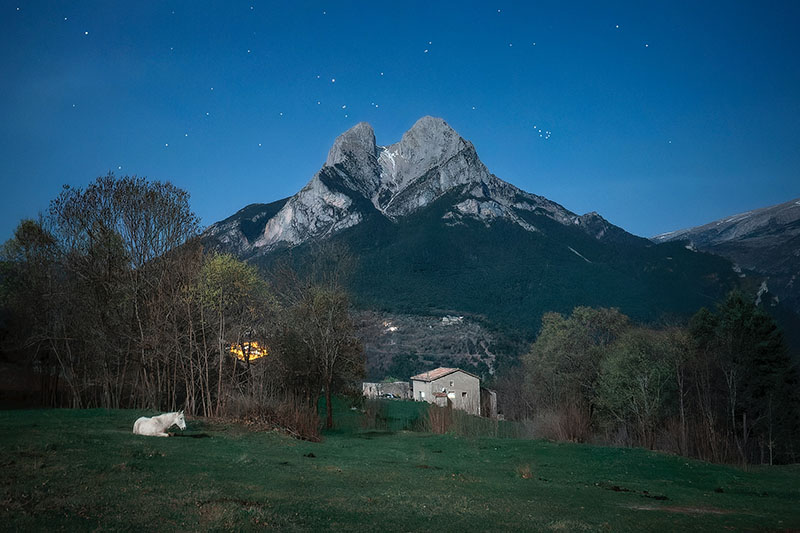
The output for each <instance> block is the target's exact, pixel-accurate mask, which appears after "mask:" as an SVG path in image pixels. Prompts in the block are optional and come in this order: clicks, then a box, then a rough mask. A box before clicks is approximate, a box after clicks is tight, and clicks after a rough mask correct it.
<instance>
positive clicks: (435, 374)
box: [411, 367, 481, 415]
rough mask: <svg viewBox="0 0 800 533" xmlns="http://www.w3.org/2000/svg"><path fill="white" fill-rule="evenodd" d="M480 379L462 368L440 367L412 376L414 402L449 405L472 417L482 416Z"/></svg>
mask: <svg viewBox="0 0 800 533" xmlns="http://www.w3.org/2000/svg"><path fill="white" fill-rule="evenodd" d="M480 383H481V382H480V379H479V378H478V376H476V375H475V374H471V373H469V372H466V371H464V370H461V369H460V368H445V367H440V368H437V369H435V370H431V371H429V372H423V373H422V374H417V375H416V376H411V388H412V394H413V398H414V400H416V401H418V402H428V403H435V404H437V405H449V406H452V407H453V408H454V409H460V410H462V411H466V412H467V413H469V414H472V415H480V414H481V385H480Z"/></svg>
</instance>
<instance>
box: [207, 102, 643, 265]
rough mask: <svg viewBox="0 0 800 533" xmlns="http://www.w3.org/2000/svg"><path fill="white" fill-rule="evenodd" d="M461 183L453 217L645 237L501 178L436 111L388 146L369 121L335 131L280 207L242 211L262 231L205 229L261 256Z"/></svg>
mask: <svg viewBox="0 0 800 533" xmlns="http://www.w3.org/2000/svg"><path fill="white" fill-rule="evenodd" d="M459 188H460V189H461V195H460V200H461V201H459V202H455V203H454V204H453V206H452V207H453V208H452V209H451V210H450V211H449V212H447V213H445V215H444V216H443V219H445V220H446V223H447V224H451V225H458V224H460V223H462V222H463V220H464V219H465V218H471V219H477V220H481V221H483V223H484V224H487V225H488V224H491V223H493V222H494V221H496V220H498V219H505V220H510V221H512V222H513V223H515V224H517V225H519V226H520V227H521V228H523V229H525V230H526V231H530V232H535V231H538V229H537V228H536V227H535V226H534V225H532V224H530V223H529V222H526V221H525V217H523V216H520V213H521V212H526V211H531V212H534V211H535V212H543V213H545V214H546V215H547V216H549V217H550V218H552V219H553V220H556V221H558V222H559V223H561V224H564V225H569V224H575V225H576V226H578V227H580V228H581V229H583V230H584V231H586V232H587V233H589V234H591V235H593V236H594V237H595V238H597V239H601V240H602V239H604V238H612V239H623V240H628V241H631V242H633V241H636V240H640V238H639V237H635V236H633V235H631V234H629V233H627V232H626V231H624V230H623V229H622V228H619V227H617V226H614V225H613V224H611V223H610V222H608V221H607V220H605V219H603V218H602V217H601V216H600V215H599V214H597V213H595V212H591V213H586V214H584V215H580V216H579V215H577V214H575V213H573V212H571V211H569V210H568V209H566V208H564V207H563V206H561V205H559V204H558V203H556V202H553V201H551V200H549V199H547V198H544V197H542V196H538V195H535V194H532V193H529V192H526V191H523V190H521V189H519V188H517V187H515V186H514V185H512V184H510V183H508V182H505V181H503V180H501V179H500V178H498V177H497V176H495V175H494V174H492V173H490V172H489V170H488V169H487V168H486V166H485V165H484V164H483V162H482V161H481V160H480V158H479V157H478V155H477V152H476V150H475V147H474V146H473V144H472V143H471V142H469V141H468V140H466V139H464V138H463V137H461V136H460V135H458V133H456V132H455V130H453V129H452V128H451V127H450V126H449V125H448V124H447V123H446V122H445V121H444V120H443V119H440V118H435V117H431V116H425V117H422V118H420V119H419V120H417V122H416V123H415V124H414V125H413V126H412V127H411V128H410V129H409V130H408V131H406V132H405V133H404V134H403V136H402V138H401V139H400V140H399V141H398V142H396V143H393V144H390V145H386V146H380V145H378V144H377V143H376V140H375V133H374V130H373V129H372V126H370V125H369V124H368V123H366V122H360V123H358V124H356V125H355V126H353V127H352V128H350V129H348V130H347V131H345V132H344V133H342V134H341V135H339V136H338V137H337V138H336V140H335V141H334V143H333V145H332V147H331V149H330V151H329V152H328V156H327V158H326V161H325V164H324V165H323V167H322V168H321V169H320V170H319V171H318V172H317V173H316V174H315V175H314V176H313V177H312V178H311V180H310V181H309V182H308V183H307V184H306V185H305V186H304V187H303V188H302V189H301V190H300V191H299V192H298V193H297V194H295V195H293V196H291V197H289V198H288V199H286V200H280V201H279V202H283V203H282V204H281V205H279V206H276V203H275V202H273V203H272V204H268V205H270V206H273V207H278V209H277V211H275V212H273V211H272V210H269V212H266V211H265V213H260V214H259V213H256V214H254V215H253V214H251V215H250V216H245V215H244V214H243V215H242V216H243V218H246V219H248V220H249V221H250V222H251V223H252V224H251V225H250V227H251V228H253V227H256V226H257V220H256V219H258V220H264V219H266V222H265V223H264V225H263V231H262V232H261V234H260V235H259V236H258V237H257V238H253V235H252V232H247V231H244V229H243V228H240V229H242V231H241V232H239V234H237V228H236V227H235V224H231V217H228V218H227V219H225V220H224V221H221V222H219V223H216V224H213V225H211V226H210V227H209V228H208V229H207V230H206V234H207V235H208V236H210V237H218V238H219V239H220V240H222V241H223V242H224V244H225V245H226V246H227V247H230V248H232V249H233V250H234V251H235V252H236V253H237V254H238V255H243V256H252V255H263V254H266V253H269V252H271V251H273V250H275V249H277V248H279V247H282V246H283V247H293V246H297V245H300V244H302V243H304V242H307V241H309V240H311V239H318V238H325V237H327V236H330V235H333V234H335V233H338V232H340V231H342V230H344V229H346V228H349V227H352V226H355V225H357V224H360V223H361V222H362V221H363V220H364V218H365V216H367V215H368V214H370V211H371V210H370V207H369V206H368V205H367V202H368V204H369V205H371V207H372V209H374V210H375V211H377V212H378V213H380V214H381V215H383V216H385V217H386V218H388V219H389V220H391V221H394V222H396V221H398V220H399V219H401V218H403V217H405V216H408V215H409V214H411V213H413V212H415V211H417V210H419V209H422V208H424V207H426V206H428V205H430V204H431V203H432V202H433V201H435V200H436V199H438V198H440V197H442V196H443V195H444V194H446V193H448V192H450V191H452V190H455V189H459ZM364 200H366V201H367V202H364ZM264 205H267V204H264ZM251 207H252V206H248V208H247V209H250V208H251ZM270 209H272V208H270ZM251 210H252V209H251Z"/></svg>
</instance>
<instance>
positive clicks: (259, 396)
mask: <svg viewBox="0 0 800 533" xmlns="http://www.w3.org/2000/svg"><path fill="white" fill-rule="evenodd" d="M188 200H189V197H188V194H187V193H186V192H185V191H183V190H181V189H179V188H177V187H175V186H173V185H171V184H169V183H159V182H152V181H147V180H145V179H143V178H136V177H124V178H116V177H114V176H113V175H111V174H110V175H108V176H105V177H101V178H98V179H97V180H96V181H95V182H93V183H91V184H90V185H89V186H88V187H87V188H86V189H74V188H69V187H65V188H64V189H63V191H62V192H61V194H60V195H59V196H58V197H57V198H56V199H55V200H53V201H52V202H51V205H50V208H49V210H48V211H47V213H46V214H45V215H43V216H42V217H40V220H38V221H33V220H24V221H22V222H21V223H20V225H19V226H18V228H17V229H16V231H15V234H14V237H13V238H12V239H10V240H9V241H8V242H6V243H5V244H4V245H3V249H2V262H1V263H0V265H1V266H2V271H1V272H0V276H1V277H0V282H1V285H0V287H1V288H0V290H2V293H0V296H1V297H2V334H3V338H2V348H3V351H4V353H5V354H6V357H11V358H14V359H16V360H17V361H20V360H21V361H22V362H23V363H24V364H26V365H28V366H29V367H30V368H32V369H33V370H34V371H35V373H36V375H38V376H40V377H41V380H42V395H43V398H42V400H43V403H44V404H46V405H53V406H71V407H110V408H151V409H158V410H175V409H179V408H185V409H186V411H187V412H188V413H191V414H198V415H204V416H228V415H234V416H245V415H247V416H256V415H257V416H260V417H262V418H265V419H266V421H273V422H277V423H281V424H282V425H284V427H287V428H290V429H292V430H293V431H296V432H298V433H300V434H302V435H303V436H306V437H311V438H313V437H314V436H315V435H316V431H317V425H318V424H317V421H318V418H317V414H316V401H317V398H318V396H319V393H320V391H324V392H325V394H326V395H327V396H328V397H330V395H331V394H332V392H333V391H335V390H341V388H342V387H343V386H344V385H346V384H348V383H349V382H350V381H351V380H352V379H354V378H357V377H359V376H360V375H361V374H362V373H363V368H364V359H363V352H362V350H361V345H360V343H359V342H358V341H357V339H356V338H355V335H354V328H353V325H352V322H351V321H350V318H349V312H348V311H349V302H348V296H347V293H346V292H344V290H343V289H342V288H341V287H342V284H341V282H340V281H341V280H340V278H339V277H338V275H337V272H336V271H335V270H331V269H326V268H324V267H323V266H320V267H319V268H318V269H316V270H314V269H309V273H308V275H305V276H302V277H301V276H299V275H297V274H295V273H294V272H293V271H292V270H291V269H290V268H288V267H286V266H282V267H278V268H276V275H275V276H274V280H273V282H272V283H270V284H268V283H267V282H266V281H265V280H264V279H263V278H262V277H261V276H260V274H259V272H258V271H257V270H256V269H255V267H253V266H251V265H249V264H247V263H243V262H242V261H239V260H238V259H236V258H234V257H232V256H230V255H224V254H216V253H208V252H205V251H204V250H203V248H202V246H201V244H200V242H199V239H198V234H199V223H198V220H197V218H196V217H195V215H194V214H193V213H192V212H191V209H190V208H189V202H188ZM334 254H339V255H340V256H342V257H346V254H344V253H342V252H341V251H336V250H334V251H328V252H326V253H322V254H320V256H321V257H328V258H329V257H332V256H333V255H334ZM342 257H339V258H336V259H341V258H342ZM327 261H328V262H329V263H337V264H338V263H339V262H340V261H331V260H329V259H328V260H327ZM324 262H325V261H324V260H323V261H320V263H321V264H322V263H324ZM342 263H343V261H342ZM264 353H268V355H267V356H263V355H264ZM328 405H330V402H328ZM327 422H328V423H329V424H331V423H332V418H331V414H330V413H328V420H327Z"/></svg>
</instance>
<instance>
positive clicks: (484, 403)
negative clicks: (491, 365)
mask: <svg viewBox="0 0 800 533" xmlns="http://www.w3.org/2000/svg"><path fill="white" fill-rule="evenodd" d="M362 392H363V394H364V396H365V397H366V398H398V399H403V400H406V399H408V400H411V399H413V400H415V401H418V402H428V403H433V404H436V405H438V406H440V407H451V408H453V409H460V410H462V411H466V412H467V413H469V414H471V415H479V416H485V417H487V418H497V393H496V392H494V391H493V390H489V389H487V388H485V387H481V380H480V378H478V376H476V375H475V374H471V373H469V372H467V371H466V370H461V369H460V368H444V367H441V368H437V369H435V370H431V371H429V372H423V373H422V374H417V375H416V376H412V377H411V384H410V385H409V384H408V383H407V382H405V381H395V382H391V383H367V382H364V383H363V384H362Z"/></svg>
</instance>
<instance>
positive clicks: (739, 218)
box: [651, 198, 800, 313]
mask: <svg viewBox="0 0 800 533" xmlns="http://www.w3.org/2000/svg"><path fill="white" fill-rule="evenodd" d="M651 240H652V241H653V242H656V243H664V242H673V241H684V242H686V243H687V244H686V246H687V247H688V248H689V249H694V250H700V251H703V252H707V253H710V254H714V255H717V256H720V257H724V258H726V259H728V260H730V261H732V262H733V263H734V266H735V268H736V269H737V270H738V271H739V272H740V275H741V276H746V273H745V272H747V271H750V272H753V273H757V274H759V275H761V276H763V277H764V278H765V279H764V280H763V281H762V282H761V286H760V287H759V294H758V296H759V301H760V298H761V296H763V294H764V293H765V292H769V293H770V294H771V296H772V298H773V299H774V301H773V303H777V302H778V301H784V302H786V303H787V304H788V305H789V307H791V308H792V309H794V311H795V312H796V313H800V281H798V280H797V278H798V277H800V198H795V199H793V200H789V201H788V202H783V203H780V204H776V205H772V206H767V207H761V208H758V209H753V210H750V211H745V212H744V213H738V214H735V215H730V216H727V217H724V218H721V219H719V220H715V221H712V222H709V223H707V224H703V225H700V226H695V227H692V228H686V229H682V230H676V231H671V232H668V233H663V234H661V235H656V236H655V237H652V239H651Z"/></svg>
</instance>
